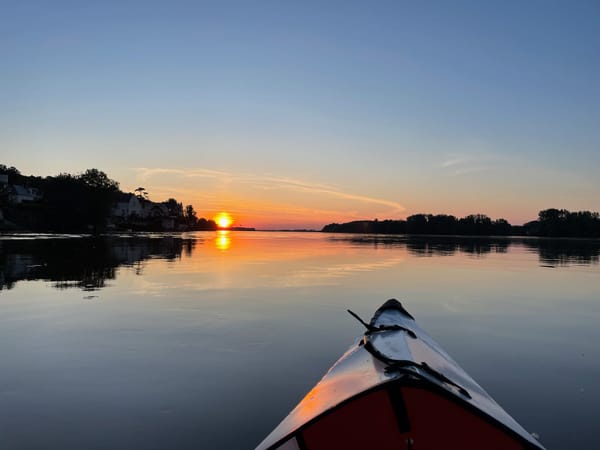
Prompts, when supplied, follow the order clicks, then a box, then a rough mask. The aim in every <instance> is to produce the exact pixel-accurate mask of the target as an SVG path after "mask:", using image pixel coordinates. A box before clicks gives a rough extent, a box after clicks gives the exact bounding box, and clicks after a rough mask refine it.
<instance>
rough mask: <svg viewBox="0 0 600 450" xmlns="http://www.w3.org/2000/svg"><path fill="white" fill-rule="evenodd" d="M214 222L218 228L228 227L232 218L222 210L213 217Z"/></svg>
mask: <svg viewBox="0 0 600 450" xmlns="http://www.w3.org/2000/svg"><path fill="white" fill-rule="evenodd" d="M215 222H216V223H217V225H218V226H219V228H229V227H230V226H231V224H232V223H233V219H232V218H231V216H230V215H229V214H227V213H226V212H222V213H220V214H219V215H218V216H217V217H215Z"/></svg>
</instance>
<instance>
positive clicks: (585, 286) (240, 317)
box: [0, 231, 600, 450]
mask: <svg viewBox="0 0 600 450" xmlns="http://www.w3.org/2000/svg"><path fill="white" fill-rule="evenodd" d="M599 259H600V242H599V241H581V240H544V239H523V238H513V239H499V238H478V239H474V238H450V237H449V238H433V237H429V238H425V237H422V238H416V237H407V236H365V235H338V234H324V233H276V232H235V231H233V232H196V233H182V234H145V235H139V234H138V235H113V236H105V237H95V238H94V237H89V236H75V235H61V236H55V235H0V287H1V290H0V355H1V357H2V370H1V371H0V448H2V449H5V450H12V449H23V450H25V449H28V450H29V449H61V450H63V449H70V448H85V449H132V448H136V449H165V448H173V449H175V448H176V449H181V450H183V449H206V450H213V449H214V450H219V449H223V450H234V449H235V450H240V449H242V450H243V449H253V448H254V446H255V445H257V444H258V442H260V441H261V440H262V438H263V437H264V436H265V435H266V434H268V433H269V432H270V431H271V429H272V428H273V427H275V425H277V424H278V423H279V421H280V420H281V419H282V418H283V417H284V416H285V415H286V414H287V413H288V412H289V410H290V409H291V408H292V407H293V406H294V405H295V404H296V403H297V402H298V401H299V400H300V399H301V398H302V397H303V396H304V394H305V393H306V392H307V391H308V390H309V389H310V388H311V387H312V386H313V385H314V384H315V383H316V382H317V381H318V380H319V379H320V377H321V376H322V375H323V374H324V373H325V372H326V371H327V369H328V368H329V367H330V366H331V365H332V364H333V363H334V362H335V361H336V360H337V358H338V357H339V356H340V355H341V354H342V353H343V352H344V351H345V350H346V349H347V348H348V347H349V346H350V345H351V344H352V343H353V342H354V340H355V339H356V338H357V337H358V336H359V335H360V334H361V333H362V331H363V330H362V329H361V326H360V324H359V323H358V322H356V321H355V320H354V319H353V318H352V317H350V315H348V314H347V313H346V309H352V310H353V311H355V312H356V313H358V314H360V315H361V316H362V317H364V318H365V319H368V318H370V316H371V315H372V313H373V312H374V310H375V309H376V308H377V307H378V306H380V305H381V304H382V303H383V302H384V301H385V300H386V299H388V298H397V299H399V300H400V301H402V303H403V305H404V306H405V307H406V308H407V309H408V311H409V312H410V313H411V314H412V315H413V316H415V318H416V319H417V320H418V322H419V323H420V325H421V326H422V327H423V328H424V329H425V330H427V331H428V332H429V334H430V335H431V336H432V337H433V338H434V339H436V340H437V341H438V342H439V343H440V344H441V345H442V346H443V347H444V348H445V349H446V350H447V351H448V353H450V354H451V355H452V356H453V358H454V359H455V360H456V361H457V362H458V363H459V364H461V366H462V367H463V368H464V369H465V370H466V371H467V372H468V373H469V374H470V375H471V376H472V377H473V378H474V379H475V380H476V381H477V382H478V383H479V384H481V385H482V386H483V387H484V388H485V389H486V390H487V391H488V392H489V393H490V394H491V395H492V397H493V398H494V399H495V400H496V401H497V402H498V403H499V404H500V405H502V406H503V407H504V408H505V409H506V410H507V411H508V412H509V413H510V414H511V415H512V416H513V417H514V418H515V419H516V420H517V421H518V422H519V423H521V425H523V427H524V428H525V429H527V430H528V431H530V432H532V433H535V434H537V435H539V437H540V440H541V442H542V443H543V444H544V445H545V446H546V447H547V448H548V449H565V450H566V449H574V448H593V447H596V446H597V437H596V433H595V432H596V428H597V423H598V409H599V407H600V388H599V380H600V326H599V324H600V264H599Z"/></svg>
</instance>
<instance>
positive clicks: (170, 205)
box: [0, 164, 600, 238]
mask: <svg viewBox="0 0 600 450" xmlns="http://www.w3.org/2000/svg"><path fill="white" fill-rule="evenodd" d="M217 229H219V227H218V225H217V224H216V223H215V221H213V220H211V219H206V218H204V217H200V218H199V217H198V215H197V213H196V210H195V209H194V206H193V205H186V206H185V207H184V206H183V204H182V203H180V202H178V201H177V200H176V199H174V198H169V199H168V200H166V201H162V202H154V201H152V200H150V196H149V193H148V192H147V191H146V189H145V188H143V187H141V186H140V187H138V188H137V189H135V190H134V192H130V193H126V192H123V191H121V190H120V188H119V182H117V181H115V180H112V179H110V178H109V177H108V176H107V175H106V173H104V172H102V171H100V170H98V169H88V170H86V171H85V172H83V173H80V174H76V175H71V174H69V173H60V174H58V175H56V176H47V177H39V176H33V175H30V176H27V175H22V174H21V172H20V171H19V170H18V169H17V168H15V167H7V166H5V165H3V164H0V232H19V231H30V232H52V233H68V232H87V233H105V232H110V231H117V232H121V231H131V232H137V231H196V230H202V231H204V230H207V231H212V230H217ZM230 229H232V230H238V231H254V230H255V229H254V228H250V227H232V228H230ZM280 231H314V230H306V229H299V230H280ZM315 231H316V230H315ZM320 231H321V232H325V233H355V234H392V235H399V234H406V235H438V236H537V237H571V238H600V215H599V213H598V212H591V211H575V212H571V211H568V210H566V209H556V208H550V209H545V210H542V211H540V212H539V213H538V218H537V220H533V221H530V222H527V223H525V224H524V225H511V224H510V223H509V222H508V221H507V220H505V219H502V218H500V219H491V218H490V217H488V216H486V215H484V214H471V215H468V216H465V217H462V218H457V217H455V216H453V215H447V214H414V215H411V216H409V217H407V218H406V219H405V220H393V219H386V220H378V219H374V220H357V221H352V222H346V223H330V224H328V225H325V226H324V227H323V228H322V229H321V230H320Z"/></svg>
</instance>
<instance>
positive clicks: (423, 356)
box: [256, 299, 543, 450]
mask: <svg viewBox="0 0 600 450" xmlns="http://www.w3.org/2000/svg"><path fill="white" fill-rule="evenodd" d="M349 312H350V314H351V315H352V316H354V317H355V318H356V319H357V320H358V321H359V322H361V324H363V326H365V328H366V331H365V332H364V335H363V336H362V338H361V339H359V340H358V341H357V342H356V343H355V344H354V345H353V346H352V347H351V348H350V349H349V350H348V351H347V352H346V353H345V354H344V355H343V356H342V357H341V358H340V359H339V360H338V361H337V362H336V363H335V364H334V365H333V366H332V368H331V369H330V370H329V371H328V372H327V373H326V374H325V376H324V377H323V378H322V379H321V381H319V383H317V385H316V386H315V387H314V388H313V389H312V390H311V391H310V392H309V393H308V394H307V395H306V396H305V397H304V399H303V400H302V401H301V402H300V403H299V404H298V405H297V406H296V407H295V408H294V409H293V410H292V411H291V412H290V413H289V414H288V416H287V417H286V418H285V419H284V420H283V421H282V422H281V423H280V424H279V426H277V427H276V428H275V430H273V432H272V433H271V434H270V435H269V436H267V438H265V440H264V441H263V442H262V443H261V444H260V445H259V446H258V447H257V448H256V450H325V449H329V450H332V449H334V450H337V449H344V450H364V449H377V450H399V449H406V450H426V449H432V450H433V449H437V448H443V447H446V448H461V449H467V450H478V449H483V448H485V449H491V450H501V449H506V450H512V449H515V450H516V449H543V446H542V445H541V444H540V443H539V442H538V441H537V440H536V439H535V438H534V437H533V436H532V435H531V434H530V433H528V432H527V431H525V430H524V429H523V428H522V427H521V426H520V425H519V424H518V423H517V422H516V421H515V420H514V419H513V418H512V417H511V416H510V415H509V414H508V413H506V411H504V410H503V409H502V408H501V407H500V406H499V405H498V404H497V403H496V402H495V401H494V400H493V399H492V398H491V397H490V396H489V394H487V393H486V392H485V391H484V390H483V388H481V386H479V385H478V384H477V383H476V382H475V381H474V380H473V379H472V378H471V377H470V376H469V375H468V374H467V373H466V372H465V371H464V370H463V369H462V368H460V366H458V364H457V363H456V362H455V361H454V360H453V359H452V358H451V357H450V356H449V355H448V354H447V353H446V352H445V351H444V350H443V349H442V348H441V347H440V346H439V345H438V344H437V343H436V342H435V341H434V340H433V339H432V338H431V337H430V336H429V335H428V334H427V333H426V332H425V331H424V330H422V329H421V328H420V327H419V325H418V324H417V323H416V321H415V320H414V318H413V316H412V315H410V314H409V313H408V312H407V311H406V309H404V307H403V306H402V305H401V304H400V302H398V301H397V300H394V299H390V300H388V301H387V302H385V303H384V304H383V305H382V306H381V307H380V308H379V309H378V310H377V311H376V312H375V314H374V316H373V318H372V319H371V321H370V322H369V323H368V324H367V323H366V322H364V321H363V320H362V319H361V318H360V317H359V316H358V315H357V314H355V313H353V312H351V311H349Z"/></svg>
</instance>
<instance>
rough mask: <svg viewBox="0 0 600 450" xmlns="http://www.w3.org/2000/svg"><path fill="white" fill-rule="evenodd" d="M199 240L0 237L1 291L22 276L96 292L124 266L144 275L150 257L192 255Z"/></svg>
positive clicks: (58, 285)
mask: <svg viewBox="0 0 600 450" xmlns="http://www.w3.org/2000/svg"><path fill="white" fill-rule="evenodd" d="M195 244H196V241H195V239H183V238H179V237H171V236H169V237H157V238H147V237H139V236H137V237H128V238H117V237H104V238H76V239H38V240H35V239H19V240H0V290H1V289H11V288H12V287H13V285H14V283H15V282H17V281H19V280H47V281H51V282H53V286H54V287H56V288H58V289H67V288H73V287H75V288H80V289H83V290H86V291H89V290H96V289H100V288H103V287H105V286H106V281H107V280H112V279H114V278H115V276H116V269H117V268H118V267H120V266H126V267H132V268H133V269H134V271H135V273H136V274H138V275H141V274H142V272H143V267H144V264H145V263H144V262H145V261H147V260H149V259H153V258H158V259H166V260H177V259H180V258H181V255H182V253H183V254H185V255H186V256H190V255H191V254H192V252H193V249H194V246H195Z"/></svg>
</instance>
